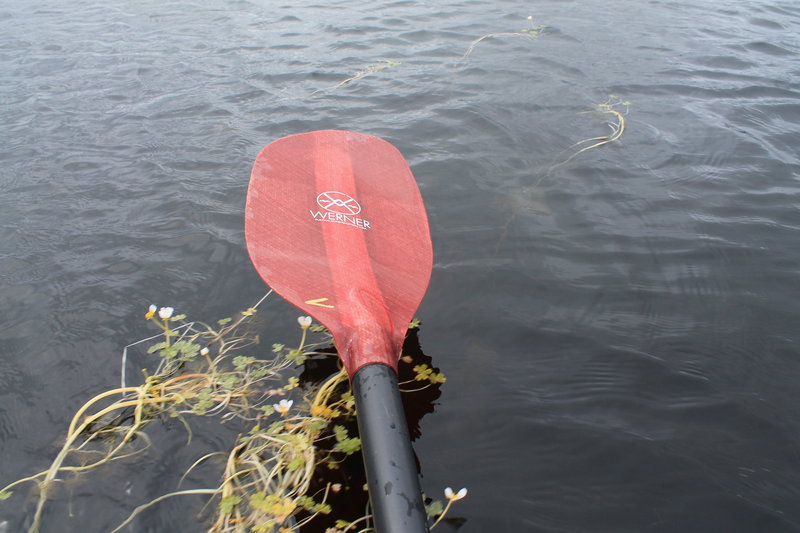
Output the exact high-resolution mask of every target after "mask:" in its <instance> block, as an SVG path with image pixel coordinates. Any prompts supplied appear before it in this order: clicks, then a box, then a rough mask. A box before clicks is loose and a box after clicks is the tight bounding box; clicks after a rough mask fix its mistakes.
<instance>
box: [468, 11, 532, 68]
mask: <svg viewBox="0 0 800 533" xmlns="http://www.w3.org/2000/svg"><path fill="white" fill-rule="evenodd" d="M528 23H529V24H530V27H529V28H524V29H521V30H519V31H512V32H500V33H487V34H486V35H482V36H480V37H478V38H477V39H475V40H474V41H472V43H470V45H469V48H467V51H466V52H464V55H463V56H461V62H464V61H466V60H467V58H468V57H469V56H470V54H472V51H473V50H475V47H476V46H478V44H479V43H481V42H482V41H485V40H486V39H491V38H497V37H527V38H529V39H533V38H535V37H538V36H539V34H540V33H542V30H544V29H545V26H541V25H536V24H534V22H533V15H530V16H528Z"/></svg>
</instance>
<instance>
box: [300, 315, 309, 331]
mask: <svg viewBox="0 0 800 533" xmlns="http://www.w3.org/2000/svg"><path fill="white" fill-rule="evenodd" d="M297 323H298V324H300V327H301V328H303V329H308V327H309V326H310V325H311V317H310V316H299V317H297Z"/></svg>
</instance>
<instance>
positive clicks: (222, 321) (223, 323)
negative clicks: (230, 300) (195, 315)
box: [217, 318, 233, 326]
mask: <svg viewBox="0 0 800 533" xmlns="http://www.w3.org/2000/svg"><path fill="white" fill-rule="evenodd" d="M231 320H233V319H232V318H221V319H219V320H217V324H219V325H220V326H224V325H225V324H227V323H228V322H230V321H231Z"/></svg>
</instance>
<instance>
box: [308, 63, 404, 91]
mask: <svg viewBox="0 0 800 533" xmlns="http://www.w3.org/2000/svg"><path fill="white" fill-rule="evenodd" d="M399 65H402V63H400V62H399V61H390V60H388V59H384V60H383V61H380V62H378V63H373V64H371V65H368V66H367V67H366V68H363V69H361V70H357V71H356V72H355V73H354V74H353V75H352V76H350V77H349V78H346V79H344V80H342V81H340V82H339V83H337V84H336V85H331V86H330V87H327V88H324V89H317V90H316V91H314V92H313V93H311V96H314V95H315V94H317V93H321V92H326V91H333V90H335V89H338V88H340V87H344V86H345V85H349V84H351V83H353V82H354V81H356V80H360V79H361V78H364V77H366V76H369V75H370V74H376V73H378V72H380V71H382V70H383V69H386V68H389V67H397V66H399Z"/></svg>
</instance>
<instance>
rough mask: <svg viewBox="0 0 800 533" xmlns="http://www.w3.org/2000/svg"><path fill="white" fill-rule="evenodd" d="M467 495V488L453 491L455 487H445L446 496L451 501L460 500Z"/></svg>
mask: <svg viewBox="0 0 800 533" xmlns="http://www.w3.org/2000/svg"><path fill="white" fill-rule="evenodd" d="M466 495H467V489H461V490H460V491H458V492H456V493H453V489H451V488H450V487H447V488H446V489H444V497H445V498H447V499H448V500H450V501H456V500H460V499H461V498H464V497H465V496H466Z"/></svg>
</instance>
